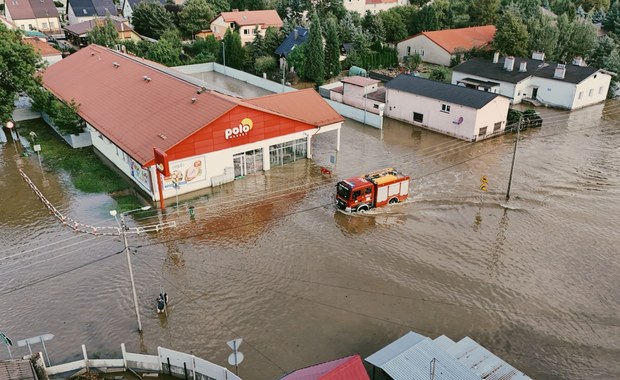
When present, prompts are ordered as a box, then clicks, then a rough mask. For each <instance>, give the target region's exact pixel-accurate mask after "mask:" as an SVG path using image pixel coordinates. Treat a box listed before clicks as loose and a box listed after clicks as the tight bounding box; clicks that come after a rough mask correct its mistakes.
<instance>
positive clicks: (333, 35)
mask: <svg viewBox="0 0 620 380" xmlns="http://www.w3.org/2000/svg"><path fill="white" fill-rule="evenodd" d="M341 70H342V68H341V67H340V37H339V36H338V26H337V25H336V20H335V19H334V18H332V17H330V18H329V19H327V23H326V25H325V74H326V76H327V77H328V78H332V77H334V76H336V75H338V74H340V71H341Z"/></svg>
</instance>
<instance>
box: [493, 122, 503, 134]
mask: <svg viewBox="0 0 620 380" xmlns="http://www.w3.org/2000/svg"><path fill="white" fill-rule="evenodd" d="M500 129H502V122H501V121H499V122H497V123H495V124H494V125H493V132H499V130H500Z"/></svg>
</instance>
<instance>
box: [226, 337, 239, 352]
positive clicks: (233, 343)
mask: <svg viewBox="0 0 620 380" xmlns="http://www.w3.org/2000/svg"><path fill="white" fill-rule="evenodd" d="M241 342H243V338H237V339H233V340H230V341H228V342H226V344H227V345H228V347H230V348H232V350H233V351H237V350H238V349H239V346H241Z"/></svg>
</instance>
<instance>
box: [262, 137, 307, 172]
mask: <svg viewBox="0 0 620 380" xmlns="http://www.w3.org/2000/svg"><path fill="white" fill-rule="evenodd" d="M306 141H307V140H306V139H305V138H304V139H298V140H295V141H287V142H285V143H282V144H276V145H272V146H270V147H269V161H270V162H271V166H279V165H285V164H288V163H291V162H293V161H297V160H301V159H304V158H306V156H307V155H308V154H307V153H308V147H307V142H306Z"/></svg>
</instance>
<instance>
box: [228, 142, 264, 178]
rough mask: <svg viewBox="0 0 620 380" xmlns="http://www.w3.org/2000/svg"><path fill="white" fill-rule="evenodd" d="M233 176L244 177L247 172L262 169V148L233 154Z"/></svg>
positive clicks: (250, 172)
mask: <svg viewBox="0 0 620 380" xmlns="http://www.w3.org/2000/svg"><path fill="white" fill-rule="evenodd" d="M233 166H234V168H235V178H241V177H245V176H246V175H248V174H252V173H257V172H260V171H262V170H263V150H262V149H255V150H248V151H247V152H243V153H239V154H235V155H234V156H233Z"/></svg>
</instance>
